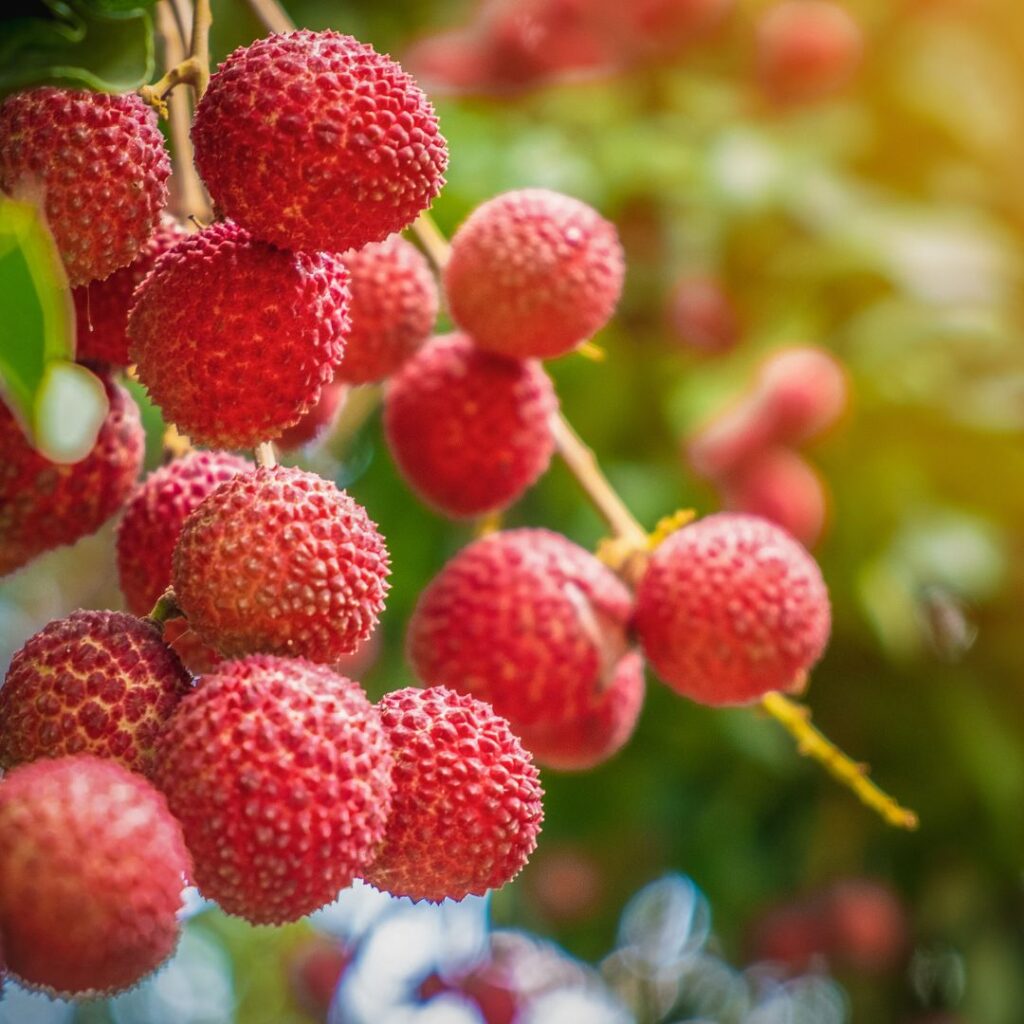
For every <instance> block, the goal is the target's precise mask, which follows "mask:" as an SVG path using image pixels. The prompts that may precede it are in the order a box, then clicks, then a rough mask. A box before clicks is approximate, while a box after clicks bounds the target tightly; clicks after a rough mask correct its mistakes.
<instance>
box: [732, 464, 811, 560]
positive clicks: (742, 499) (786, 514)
mask: <svg viewBox="0 0 1024 1024" xmlns="http://www.w3.org/2000/svg"><path fill="white" fill-rule="evenodd" d="M722 498H723V501H724V504H725V507H726V508H727V509H729V510H730V511H732V512H746V513H747V514H748V515H754V516H760V517H761V518H762V519H768V520H770V521H771V522H773V523H776V524H778V525H779V526H781V527H782V528H783V529H784V530H786V531H787V532H788V533H791V534H792V535H793V536H794V537H796V539H797V540H798V541H800V543H801V544H803V545H804V546H805V547H808V548H809V547H813V546H814V545H815V544H816V543H817V542H818V540H819V539H820V538H821V534H822V531H823V530H824V528H825V521H826V518H827V516H828V498H827V496H826V494H825V485H824V484H823V483H822V480H821V477H820V476H819V475H818V473H817V471H816V470H815V469H814V468H813V467H812V466H811V465H810V463H809V462H807V460H806V459H804V458H803V457H802V456H800V455H798V454H797V453H796V452H794V451H791V450H790V449H788V448H769V449H767V450H766V451H764V452H761V453H759V454H757V455H754V456H752V457H751V458H750V459H749V460H747V461H746V462H744V463H743V464H742V465H740V466H739V467H738V468H737V469H736V470H735V471H734V472H733V473H732V474H731V475H730V476H729V477H727V478H726V480H725V481H724V482H723V484H722Z"/></svg>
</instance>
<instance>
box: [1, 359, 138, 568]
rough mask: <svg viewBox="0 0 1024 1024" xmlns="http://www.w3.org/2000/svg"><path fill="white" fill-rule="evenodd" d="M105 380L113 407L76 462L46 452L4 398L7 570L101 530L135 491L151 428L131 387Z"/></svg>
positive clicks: (3, 512)
mask: <svg viewBox="0 0 1024 1024" xmlns="http://www.w3.org/2000/svg"><path fill="white" fill-rule="evenodd" d="M103 385H104V388H105V389H106V394H107V399H108V401H109V403H110V410H109V412H108V413H107V417H106V419H105V420H104V421H103V425H102V426H101V427H100V431H99V435H98V436H97V438H96V444H95V445H94V446H93V449H92V451H91V452H90V453H89V454H88V455H87V456H86V457H85V458H84V459H82V460H81V461H80V462H76V463H74V464H73V465H57V464H55V463H53V462H50V461H49V460H48V459H46V458H44V457H43V456H42V455H40V454H39V453H38V452H37V451H36V450H35V449H34V448H33V447H32V446H31V445H30V444H29V442H28V441H27V440H26V438H25V435H24V434H23V433H22V431H21V428H20V427H19V426H18V423H17V422H16V420H15V419H14V416H13V415H12V414H11V412H10V410H9V409H8V408H7V407H6V406H5V405H4V404H3V403H2V402H0V451H2V452H3V457H2V458H0V576H3V575H6V574H7V573H10V572H13V571H14V570H15V569H18V568H20V567H21V566H23V565H25V564H26V563H27V562H30V561H31V560H32V559H33V558H35V557H36V556H37V555H39V554H41V553H42V552H44V551H49V550H50V549H51V548H57V547H60V546H61V545H64V544H73V543H74V542H75V541H76V540H78V539H79V538H80V537H86V536H88V535H89V534H92V533H95V532H96V531H97V530H98V529H99V528H100V527H101V526H102V525H103V524H104V523H105V522H106V521H107V520H108V519H109V518H110V517H111V516H112V515H113V514H114V513H115V512H117V510H118V509H119V508H120V507H121V506H122V505H123V504H124V502H125V501H126V500H127V498H128V495H129V494H131V490H132V487H134V486H135V479H136V477H137V476H138V474H139V469H140V467H141V466H142V458H143V454H144V449H145V433H144V431H143V429H142V423H141V421H140V419H139V410H138V407H137V406H136V404H135V402H134V401H132V398H131V396H130V395H129V394H128V392H127V391H125V390H124V388H122V387H120V386H119V385H117V384H115V383H114V382H113V381H112V380H110V379H109V378H104V380H103Z"/></svg>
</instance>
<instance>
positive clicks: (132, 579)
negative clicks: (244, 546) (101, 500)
mask: <svg viewBox="0 0 1024 1024" xmlns="http://www.w3.org/2000/svg"><path fill="white" fill-rule="evenodd" d="M254 468H255V467H254V466H253V464H252V463H251V462H249V461H248V460H247V459H243V458H241V457H240V456H238V455H231V454H229V453H227V452H200V451H192V452H188V453H187V454H186V455H183V456H181V458H178V459H175V460H174V461H173V462H169V463H167V465H165V466H161V467H160V468H159V469H155V470H153V472H152V473H150V474H149V476H147V477H146V479H145V480H143V481H142V483H141V484H139V486H138V487H137V488H136V489H135V493H134V494H132V496H131V498H130V499H129V501H128V504H127V505H125V508H124V515H123V516H122V517H121V522H120V523H119V524H118V527H117V572H118V578H119V580H120V582H121V593H122V594H124V598H125V603H126V604H127V605H128V610H129V611H130V612H131V613H132V614H133V615H148V614H149V612H150V611H151V610H152V608H153V605H154V604H156V602H157V599H158V598H159V597H160V595H161V594H162V593H163V592H164V591H165V590H166V589H167V588H168V587H169V586H170V585H171V560H172V557H173V555H174V546H175V545H176V544H177V543H178V537H179V536H180V534H181V527H182V524H183V523H184V522H185V520H186V519H187V518H188V516H189V515H190V514H191V513H192V512H193V511H194V510H195V509H196V508H198V507H199V504H200V503H201V502H202V501H203V499H204V498H206V497H207V496H209V495H210V494H211V493H212V492H213V491H215V490H216V489H217V488H218V487H219V486H220V485H221V484H223V483H226V482H227V481H228V480H230V479H231V478H232V477H234V476H236V475H237V474H239V473H247V472H249V471H251V470H252V469H254ZM172 621H173V620H172Z"/></svg>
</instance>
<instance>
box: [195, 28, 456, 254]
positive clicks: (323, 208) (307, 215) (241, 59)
mask: <svg viewBox="0 0 1024 1024" xmlns="http://www.w3.org/2000/svg"><path fill="white" fill-rule="evenodd" d="M255 139H258V140H259V145H258V146H254V145H253V140H255ZM192 140H193V143H194V144H195V154H196V166H197V167H198V168H199V172H200V174H201V175H202V176H203V180H204V181H205V182H206V185H207V187H208V188H209V190H210V195H211V196H212V197H213V199H214V201H215V202H216V204H217V206H218V207H219V208H220V209H221V210H223V211H224V213H225V214H226V215H227V216H228V217H231V218H232V219H234V220H236V221H237V222H238V223H239V224H241V225H242V226H243V227H245V228H246V229H248V230H249V231H251V232H252V233H253V235H254V236H255V237H257V238H261V239H263V240H264V241H267V242H272V243H274V244H275V245H280V246H282V247H284V248H288V249H299V250H309V251H314V250H327V251H329V252H342V251H344V250H346V249H353V248H359V247H360V246H363V245H366V243H367V242H379V241H382V240H383V239H384V238H386V237H387V236H388V235H390V234H391V233H392V232H395V231H401V230H403V229H404V228H406V227H408V226H409V225H410V224H411V223H412V222H413V221H414V220H415V219H416V217H417V216H418V215H419V214H420V213H421V212H422V211H423V210H425V209H427V207H429V206H430V204H431V202H432V201H433V200H434V198H435V197H436V196H437V194H438V193H439V192H440V191H441V187H442V185H443V184H444V171H445V167H446V166H447V163H448V148H447V144H446V143H445V140H444V137H443V136H442V135H441V133H440V131H439V129H438V123H437V116H436V114H435V113H434V108H433V107H432V106H431V104H430V101H429V100H428V99H427V98H426V96H425V95H424V94H423V92H422V90H421V89H420V88H419V86H418V85H417V84H416V82H415V81H414V80H413V79H412V78H411V77H410V76H409V75H408V74H406V72H405V71H403V70H402V68H401V67H400V66H399V65H398V64H397V63H395V61H393V60H391V59H390V58H389V57H386V56H383V55H381V54H379V53H377V52H376V51H375V50H374V49H373V48H372V47H371V46H368V45H367V44H365V43H361V42H359V41H358V40H356V39H353V38H352V37H351V36H345V35H339V34H338V33H337V32H308V31H297V32H287V33H284V34H281V35H272V36H269V37H268V38H266V39H259V40H257V41H256V42H254V43H252V44H251V45H250V46H245V47H242V48H240V49H238V50H235V52H234V53H232V54H231V55H230V56H229V57H228V58H227V60H226V61H224V63H223V64H221V66H220V70H219V71H218V72H217V73H216V74H214V75H213V77H212V78H211V79H210V85H209V88H208V89H207V90H206V93H205V94H204V95H203V98H202V100H201V101H200V103H199V106H198V107H197V109H196V115H195V122H194V124H193V126H192Z"/></svg>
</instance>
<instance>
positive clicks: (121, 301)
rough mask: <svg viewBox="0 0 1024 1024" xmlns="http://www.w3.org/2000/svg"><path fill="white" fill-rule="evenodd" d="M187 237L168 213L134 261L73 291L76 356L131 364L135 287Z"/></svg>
mask: <svg viewBox="0 0 1024 1024" xmlns="http://www.w3.org/2000/svg"><path fill="white" fill-rule="evenodd" d="M187 237H188V232H187V231H186V230H185V229H184V228H183V227H182V226H181V225H180V224H179V223H178V222H177V221H176V220H174V219H173V218H172V217H168V216H167V215H166V214H165V215H164V216H163V218H161V221H160V226H159V227H158V228H157V229H156V232H155V233H154V234H153V237H152V238H150V240H149V241H148V242H147V243H146V244H145V245H144V246H143V247H142V251H141V252H140V253H139V255H138V256H137V257H136V259H135V261H134V262H133V263H130V264H129V265H128V266H127V267H122V268H121V269H120V270H117V271H115V272H114V273H113V274H111V275H110V277H108V278H107V279H106V280H105V281H93V282H92V283H91V284H88V285H83V286H82V287H81V288H76V289H75V290H74V291H73V292H72V293H71V297H72V299H74V302H75V327H76V337H77V344H76V349H75V358H76V359H78V360H79V361H80V362H83V361H88V362H99V363H109V364H110V365H111V366H117V367H124V366H127V365H128V361H129V360H128V311H129V309H130V308H131V304H132V296H133V295H134V294H135V289H136V288H137V287H138V286H139V285H140V284H142V282H143V281H144V280H145V278H146V275H147V274H148V273H149V272H150V271H151V270H152V269H153V264H154V263H156V259H157V257H158V256H161V255H163V253H165V252H167V250H168V249H170V248H172V247H173V246H175V245H177V244H178V242H180V241H181V240H182V239H184V238H187Z"/></svg>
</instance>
